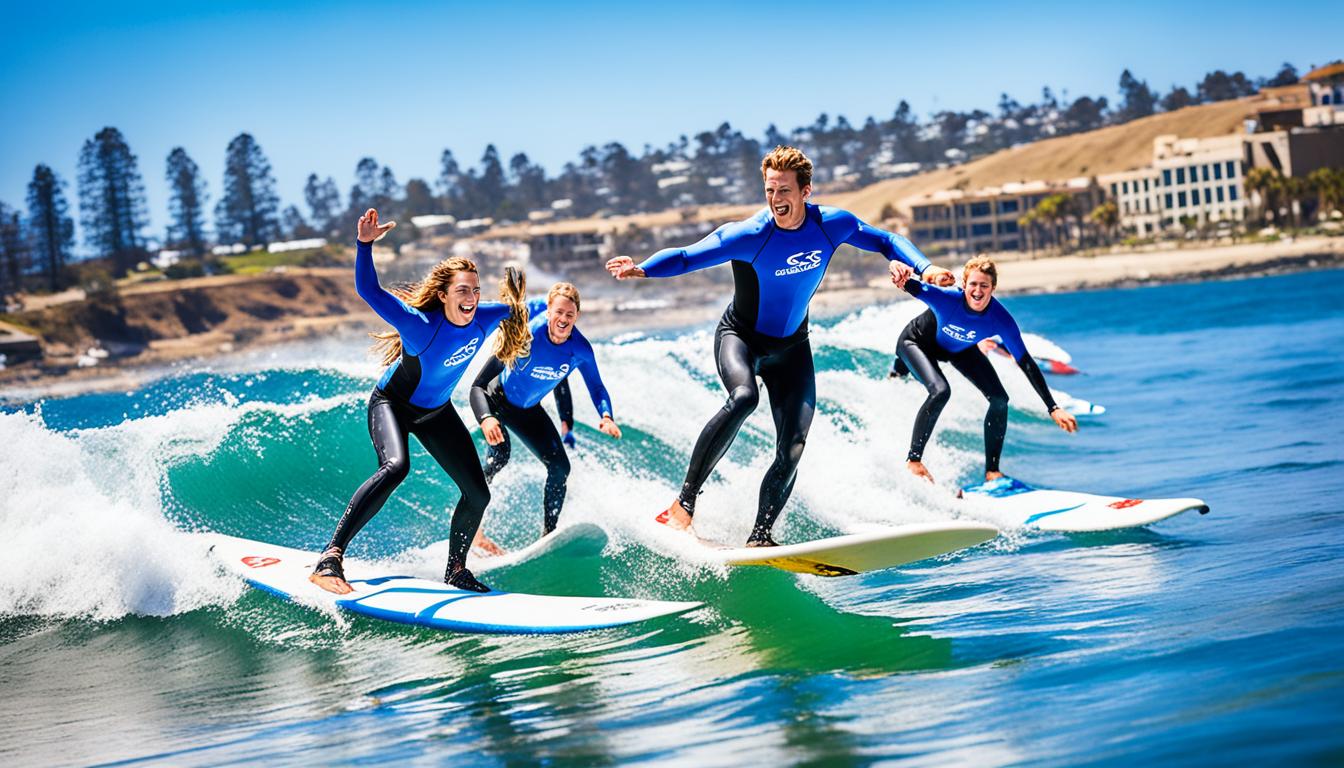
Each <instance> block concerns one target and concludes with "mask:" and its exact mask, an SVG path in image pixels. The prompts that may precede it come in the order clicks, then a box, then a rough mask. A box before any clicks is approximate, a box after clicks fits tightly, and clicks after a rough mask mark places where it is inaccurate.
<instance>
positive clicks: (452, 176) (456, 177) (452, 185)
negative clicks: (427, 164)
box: [437, 149, 462, 215]
mask: <svg viewBox="0 0 1344 768" xmlns="http://www.w3.org/2000/svg"><path fill="white" fill-rule="evenodd" d="M437 186H438V189H439V196H440V197H442V198H443V209H444V211H445V212H447V213H451V214H453V215H458V214H460V213H461V210H462V168H461V167H460V166H458V164H457V158H455V157H453V150H451V149H445V150H443V154H442V155H441V156H440V157H439V178H438V181H437Z"/></svg>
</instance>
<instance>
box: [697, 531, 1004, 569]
mask: <svg viewBox="0 0 1344 768" xmlns="http://www.w3.org/2000/svg"><path fill="white" fill-rule="evenodd" d="M998 535H999V529H998V528H995V527H994V526H992V525H989V524H987V523H978V522H966V521H960V520H954V521H949V522H938V523H914V524H911V525H903V526H900V527H898V528H887V529H883V530H879V531H872V532H867V533H852V534H848V535H846V536H831V537H829V538H825V539H817V540H816V541H808V542H804V543H802V544H785V545H781V546H778V547H740V548H726V547H725V548H716V549H714V557H715V558H716V559H718V560H719V561H720V562H722V563H723V564H724V565H765V566H769V567H771V568H779V569H780V570H784V571H792V572H794V573H811V574H815V575H817V576H852V575H854V574H856V573H864V572H865V571H876V570H880V569H882V568H893V567H895V566H898V565H905V564H907V563H913V562H915V561H917V560H923V559H925V558H929V557H934V556H936V555H944V554H947V553H948V552H955V551H957V550H958V549H964V548H966V547H973V546H975V545H976V544H982V543H984V542H986V541H989V540H990V539H992V538H994V537H995V536H998ZM711 546H714V545H711Z"/></svg>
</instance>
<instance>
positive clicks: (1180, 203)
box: [1176, 190, 1185, 208]
mask: <svg viewBox="0 0 1344 768" xmlns="http://www.w3.org/2000/svg"><path fill="white" fill-rule="evenodd" d="M1176 204H1177V207H1179V208H1184V207H1185V190H1181V191H1180V192H1177V193H1176Z"/></svg>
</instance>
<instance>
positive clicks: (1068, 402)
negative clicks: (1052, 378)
mask: <svg viewBox="0 0 1344 768" xmlns="http://www.w3.org/2000/svg"><path fill="white" fill-rule="evenodd" d="M1050 394H1051V395H1052V396H1054V398H1055V402H1056V403H1057V404H1058V405H1059V407H1060V408H1063V409H1064V410H1066V411H1068V412H1069V413H1071V414H1073V415H1074V416H1100V415H1102V414H1103V413H1105V412H1106V406H1104V405H1099V404H1097V403H1094V402H1091V401H1090V400H1084V399H1082V398H1081V397H1074V396H1073V395H1070V394H1069V393H1068V392H1061V391H1059V390H1057V389H1053V388H1052V389H1051V390H1050Z"/></svg>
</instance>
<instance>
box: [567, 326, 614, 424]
mask: <svg viewBox="0 0 1344 768" xmlns="http://www.w3.org/2000/svg"><path fill="white" fill-rule="evenodd" d="M582 341H583V346H584V350H583V352H582V353H581V354H580V355H578V356H577V358H576V360H575V362H576V363H577V367H578V368H579V370H580V371H581V373H582V374H583V383H584V384H585V385H586V386H587V387H588V397H589V398H591V399H592V401H593V408H596V409H597V413H598V415H599V416H601V417H602V420H601V421H600V422H598V425H597V428H598V429H599V430H601V431H602V432H603V433H605V434H608V435H611V436H612V437H616V438H619V437H620V436H621V428H620V427H618V426H616V420H615V419H613V418H612V409H611V395H609V394H607V387H606V385H604V384H603V383H602V374H600V373H598V370H597V358H596V357H594V356H593V348H592V347H591V346H590V345H589V344H588V340H587V339H582Z"/></svg>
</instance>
